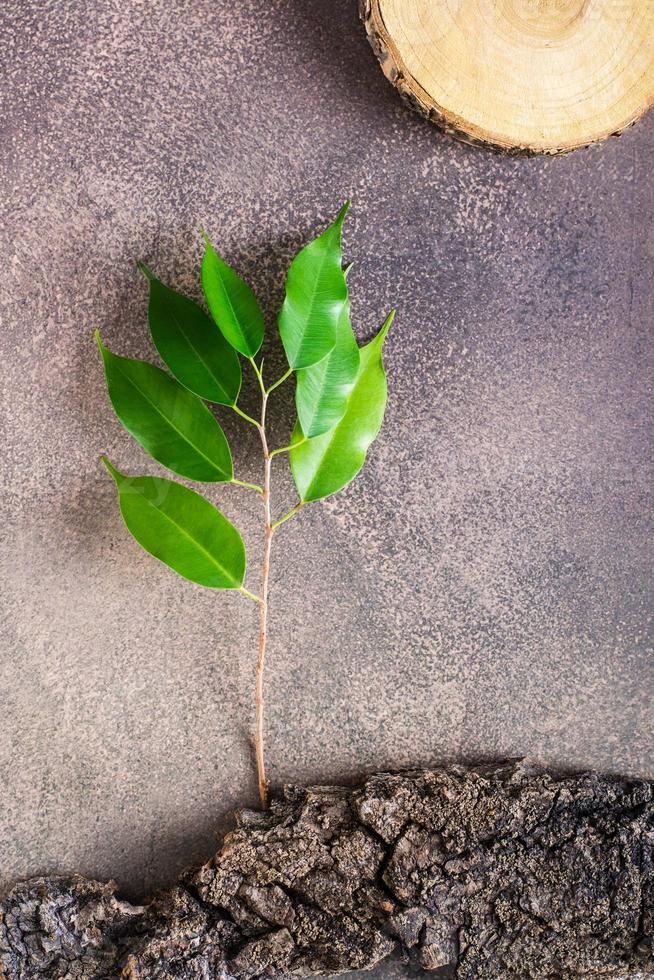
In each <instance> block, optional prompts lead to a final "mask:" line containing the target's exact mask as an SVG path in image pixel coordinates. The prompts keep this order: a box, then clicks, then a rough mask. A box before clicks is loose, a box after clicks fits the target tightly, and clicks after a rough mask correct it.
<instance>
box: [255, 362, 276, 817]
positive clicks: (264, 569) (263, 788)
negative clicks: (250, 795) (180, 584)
mask: <svg viewBox="0 0 654 980" xmlns="http://www.w3.org/2000/svg"><path fill="white" fill-rule="evenodd" d="M252 363H253V364H254V360H253V361H252ZM254 367H255V370H256V371H257V376H258V377H259V379H260V381H261V375H260V374H259V371H258V369H257V367H256V364H254ZM261 392H262V399H261V424H260V426H259V435H260V436H261V448H262V450H263V467H264V468H263V493H262V499H263V512H264V542H263V562H262V566H261V592H260V595H259V655H258V657H257V669H256V694H255V712H256V722H255V734H254V750H255V755H256V760H257V778H258V782H259V799H260V801H261V807H262V809H263V810H267V809H268V780H267V779H266V765H265V761H264V751H263V704H264V698H263V671H264V666H265V662H266V638H267V627H268V577H269V575H270V548H271V544H272V536H273V526H272V520H271V517H270V469H271V465H270V464H271V462H272V460H271V457H270V453H269V452H268V442H267V439H266V407H267V404H268V393H267V392H266V389H265V387H264V385H263V383H261Z"/></svg>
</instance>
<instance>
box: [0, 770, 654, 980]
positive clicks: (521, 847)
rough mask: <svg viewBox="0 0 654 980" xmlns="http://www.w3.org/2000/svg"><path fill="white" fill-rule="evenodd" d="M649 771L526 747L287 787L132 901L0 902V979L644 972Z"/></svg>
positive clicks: (653, 888)
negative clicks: (534, 754)
mask: <svg viewBox="0 0 654 980" xmlns="http://www.w3.org/2000/svg"><path fill="white" fill-rule="evenodd" d="M653 848H654V803H653V784H652V782H649V781H647V780H642V779H623V778H620V777H618V776H602V775H599V774H596V773H581V774H578V775H565V776H563V775H557V774H555V773H553V772H550V771H548V770H545V769H543V768H541V767H537V766H534V765H530V764H529V763H526V762H524V761H512V762H508V763H502V764H494V765H484V766H473V767H464V766H450V767H448V768H444V769H439V770H433V771H432V770H419V771H414V772H405V773H397V774H389V773H382V774H379V775H376V776H371V777H368V778H366V779H365V780H364V781H363V782H362V783H361V784H359V785H358V786H355V787H353V788H344V787H337V786H323V787H320V786H318V787H311V788H298V787H287V788H286V789H285V790H284V793H283V795H282V796H281V797H279V798H277V799H275V800H274V801H273V804H272V807H271V809H270V810H269V811H267V812H265V813H261V812H258V811H251V810H243V811H240V812H239V813H238V814H237V824H236V828H235V829H234V830H233V831H232V832H231V833H229V834H227V835H226V837H225V839H224V841H223V844H222V847H221V848H220V850H219V851H218V853H217V854H216V855H215V857H214V858H213V859H212V860H211V861H209V862H208V863H207V864H205V865H204V866H203V867H201V868H199V869H196V870H192V871H189V872H187V873H185V874H184V875H183V876H182V877H181V878H180V881H179V883H178V885H177V886H176V887H174V888H173V889H171V890H170V891H167V892H163V893H160V894H158V895H155V897H154V898H153V899H152V900H151V901H149V902H148V903H145V904H143V905H133V904H131V903H128V902H124V901H121V900H120V899H119V897H117V894H116V892H117V889H116V886H115V884H114V883H113V882H110V883H108V884H103V883H100V882H96V881H91V880H88V879H85V878H83V877H80V876H73V877H67V878H66V877H52V878H37V879H31V880H28V881H25V882H21V883H18V884H17V885H16V886H15V887H14V888H13V889H12V890H11V892H10V893H9V894H8V895H7V896H6V898H5V899H4V901H2V902H0V974H1V975H2V976H4V977H5V978H6V980H32V978H34V980H36V978H45V977H47V978H50V980H64V978H73V977H75V978H79V980H100V978H103V980H109V978H115V980H118V978H120V977H123V978H131V980H145V978H147V980H166V978H171V980H172V978H173V977H175V978H177V980H179V978H189V980H190V978H196V977H197V978H198V980H199V978H203V980H207V978H221V980H228V978H234V980H245V978H254V977H282V976H296V977H300V976H317V975H323V976H324V975H337V974H339V973H343V972H347V971H351V970H365V969H371V968H372V967H374V966H375V965H376V964H378V963H379V962H381V961H382V960H383V959H384V958H385V957H387V956H389V955H390V954H391V953H395V954H396V955H400V956H401V957H403V958H404V959H405V960H406V962H407V963H408V964H410V968H411V970H412V971H414V970H416V969H417V970H420V971H424V972H428V973H430V974H432V975H433V976H434V977H438V978H446V977H451V978H458V980H472V978H489V980H490V978H499V977H502V978H522V980H528V978H531V980H538V978H543V980H545V978H554V977H571V976H578V977H582V976H583V977H600V976H601V977H603V978H606V977H612V978H627V977H628V978H630V980H634V978H635V977H637V976H641V977H654V953H653V950H652V942H653V939H654V868H653V860H652V853H653Z"/></svg>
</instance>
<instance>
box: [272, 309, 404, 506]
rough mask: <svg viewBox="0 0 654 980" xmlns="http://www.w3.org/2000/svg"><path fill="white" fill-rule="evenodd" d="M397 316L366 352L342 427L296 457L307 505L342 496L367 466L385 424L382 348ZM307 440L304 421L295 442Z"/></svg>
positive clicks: (297, 479)
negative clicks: (365, 462)
mask: <svg viewBox="0 0 654 980" xmlns="http://www.w3.org/2000/svg"><path fill="white" fill-rule="evenodd" d="M394 316H395V311H394V310H393V311H392V312H391V313H390V314H389V316H388V317H387V318H386V321H385V323H384V325H383V327H382V328H381V330H380V331H379V333H378V334H377V336H376V337H375V338H374V340H372V341H371V342H370V343H369V344H368V345H367V346H366V347H364V348H363V350H362V351H361V363H360V365H359V372H358V374H357V377H356V381H355V383H354V387H353V388H352V390H351V391H350V394H349V396H348V399H347V407H346V409H345V414H344V415H343V417H342V419H341V420H340V422H338V423H337V424H336V425H335V426H334V428H333V429H331V430H330V431H329V432H325V433H324V435H321V436H317V437H316V438H315V439H309V440H308V441H307V442H301V443H300V444H299V445H298V446H297V447H296V448H294V449H292V450H291V452H290V461H291V469H292V471H293V479H294V480H295V486H296V487H297V490H298V493H299V495H300V500H302V501H303V502H308V501H310V500H320V499H321V497H328V496H329V495H330V494H332V493H336V492H337V491H338V490H342V488H343V487H344V486H347V484H348V483H349V482H350V481H351V480H353V479H354V477H355V476H356V475H357V473H358V472H359V470H360V469H361V467H362V466H363V463H364V461H365V458H366V453H367V451H368V448H369V446H370V445H371V443H372V442H373V441H374V439H375V438H376V436H377V433H378V432H379V430H380V428H381V424H382V421H383V418H384V409H385V407H386V372H385V371H384V365H383V362H382V345H383V343H384V338H385V336H386V334H387V333H388V329H389V327H390V325H391V323H392V321H393V317H394ZM301 438H302V431H301V426H300V423H299V421H298V423H297V425H296V428H295V432H294V433H293V437H292V440H291V441H292V442H296V441H299V440H300V439H301Z"/></svg>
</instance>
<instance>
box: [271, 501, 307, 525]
mask: <svg viewBox="0 0 654 980" xmlns="http://www.w3.org/2000/svg"><path fill="white" fill-rule="evenodd" d="M305 503H306V501H304V500H300V502H299V503H297V504H296V505H295V507H291V509H290V510H289V512H288V514H284V516H283V517H280V519H279V520H278V521H275V523H274V524H273V526H272V529H273V531H276V530H277V528H278V527H281V526H282V524H285V523H286V521H290V519H291V517H295V515H296V514H297V512H298V511H299V510H301V509H302V507H304V504H305Z"/></svg>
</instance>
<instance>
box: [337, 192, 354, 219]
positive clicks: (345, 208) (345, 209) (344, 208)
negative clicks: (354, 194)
mask: <svg viewBox="0 0 654 980" xmlns="http://www.w3.org/2000/svg"><path fill="white" fill-rule="evenodd" d="M351 204H352V201H351V200H350V198H349V197H348V199H347V201H346V202H345V204H344V205H343V206H342V208H341V210H340V211H339V212H338V217H337V218H336V222H337V223H340V224H343V221H344V220H345V216H346V214H347V212H348V211H349V210H350V205H351Z"/></svg>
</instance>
